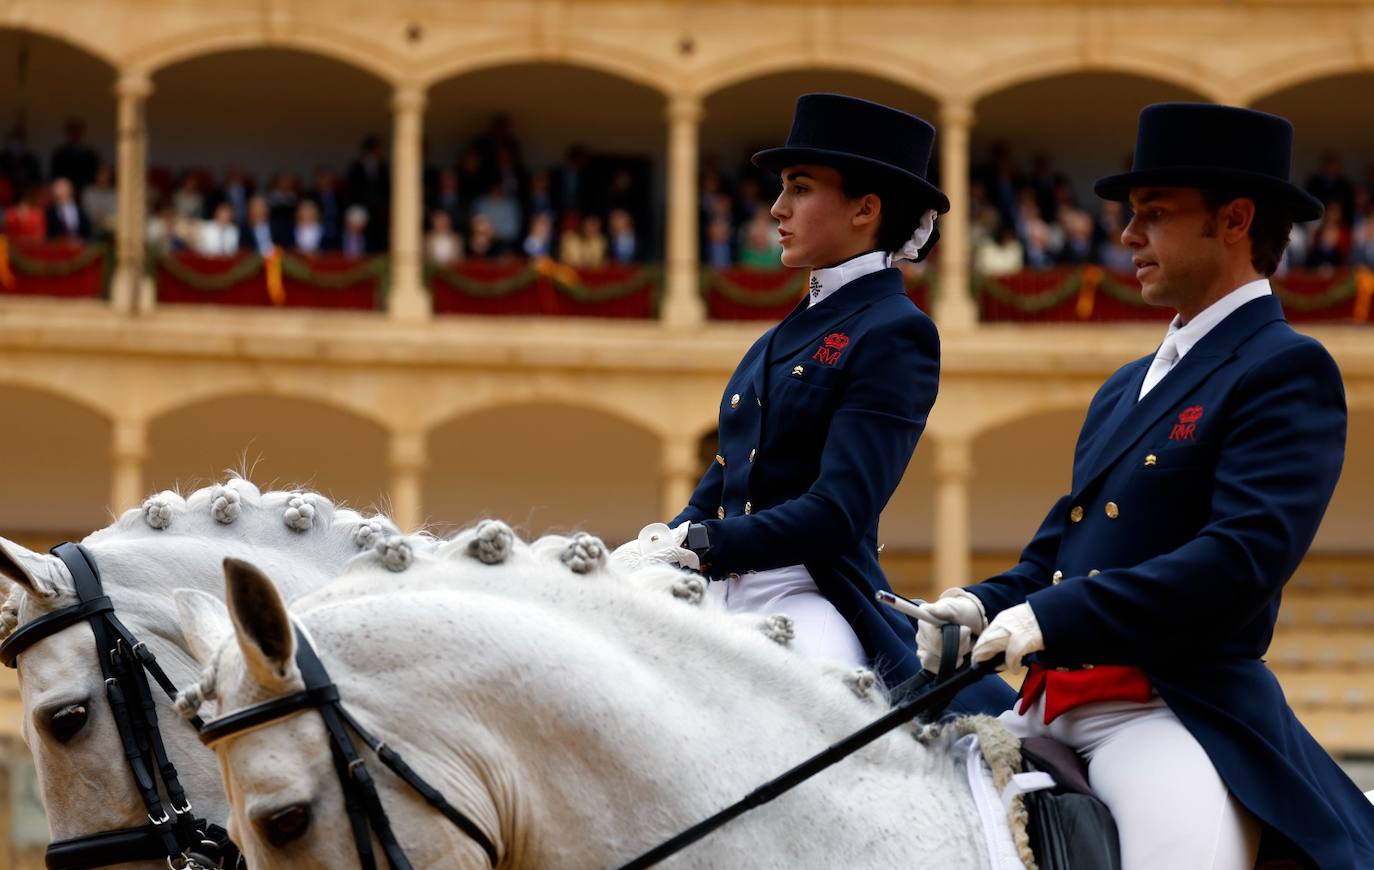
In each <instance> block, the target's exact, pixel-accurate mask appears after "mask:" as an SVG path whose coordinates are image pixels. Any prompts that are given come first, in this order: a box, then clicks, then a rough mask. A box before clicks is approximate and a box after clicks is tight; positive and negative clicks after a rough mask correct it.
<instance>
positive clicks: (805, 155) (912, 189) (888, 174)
mask: <svg viewBox="0 0 1374 870" xmlns="http://www.w3.org/2000/svg"><path fill="white" fill-rule="evenodd" d="M750 162H752V163H753V164H754V165H755V166H757V167H758V168H760V169H766V170H768V171H769V172H772V173H774V174H776V175H781V174H782V171H783V170H784V169H786V168H787V167H789V166H801V165H803V164H807V163H812V164H819V165H821V166H833V167H834V168H836V169H839V170H841V171H843V170H844V169H845V167H858V168H860V169H864V170H868V171H870V172H876V173H877V174H879V175H881V176H882V177H883V178H884V179H885V180H888V181H890V182H891V183H892V184H893V186H894V187H896V188H897V190H898V191H899V192H902V193H909V194H911V195H913V196H916V197H918V198H919V199H920V200H921V201H923V202H926V203H928V204H929V205H930V207H931V208H933V209H935V211H936V213H938V214H944V213H945V212H947V211H949V197H947V196H945V195H944V193H943V192H941V190H940V189H939V188H938V187H936V186H935V185H933V184H931V183H930V182H929V181H926V180H925V179H924V178H922V177H921V176H919V175H916V174H915V173H913V172H908V171H906V170H905V169H902V168H900V167H897V166H893V165H892V164H891V163H884V162H883V161H881V160H873V159H871V158H868V157H860V156H859V155H856V154H850V153H849V152H847V151H832V150H829V149H826V148H768V149H765V150H763V151H760V152H758V153H757V154H755V155H754V156H753V157H751V158H750Z"/></svg>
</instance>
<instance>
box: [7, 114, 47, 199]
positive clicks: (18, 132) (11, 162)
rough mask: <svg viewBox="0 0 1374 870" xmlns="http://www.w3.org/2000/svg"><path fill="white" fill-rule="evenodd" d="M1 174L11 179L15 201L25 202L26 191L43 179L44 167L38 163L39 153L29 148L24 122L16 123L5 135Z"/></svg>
mask: <svg viewBox="0 0 1374 870" xmlns="http://www.w3.org/2000/svg"><path fill="white" fill-rule="evenodd" d="M0 175H4V176H5V177H6V178H8V179H9V181H10V188H11V190H12V191H13V195H14V197H15V202H23V199H24V193H25V192H26V191H28V190H29V188H30V187H32V186H33V185H36V184H38V183H40V182H41V181H42V180H43V169H42V167H40V166H39V165H38V155H36V154H34V153H33V151H31V150H30V149H29V140H28V133H27V131H26V130H25V129H24V125H23V124H15V125H14V126H13V127H11V128H10V131H9V133H7V134H6V135H5V143H4V145H3V146H2V147H0Z"/></svg>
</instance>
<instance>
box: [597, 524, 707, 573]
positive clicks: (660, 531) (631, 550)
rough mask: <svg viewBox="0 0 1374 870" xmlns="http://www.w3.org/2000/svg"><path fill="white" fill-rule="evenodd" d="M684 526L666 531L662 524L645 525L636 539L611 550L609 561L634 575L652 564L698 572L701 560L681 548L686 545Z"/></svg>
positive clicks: (665, 526)
mask: <svg viewBox="0 0 1374 870" xmlns="http://www.w3.org/2000/svg"><path fill="white" fill-rule="evenodd" d="M687 525H688V524H687V523H681V524H679V525H678V526H677V528H673V529H670V528H668V526H667V525H665V524H664V523H649V525H647V526H645V527H644V528H642V529H640V530H639V537H638V538H636V539H635V540H633V541H628V542H626V543H624V544H622V545H621V546H619V547H617V548H616V549H615V552H614V553H612V554H611V561H612V562H614V563H615V564H617V565H620V566H621V567H623V568H624V569H625V570H627V571H635V570H637V569H639V568H641V567H643V566H644V565H647V564H650V563H652V562H662V563H663V564H666V565H680V566H682V567H683V568H690V569H691V570H693V571H697V570H700V568H701V559H700V558H698V557H697V554H696V553H693V552H692V551H691V550H688V549H687V548H686V547H683V546H682V545H683V544H684V543H685V542H686V541H687Z"/></svg>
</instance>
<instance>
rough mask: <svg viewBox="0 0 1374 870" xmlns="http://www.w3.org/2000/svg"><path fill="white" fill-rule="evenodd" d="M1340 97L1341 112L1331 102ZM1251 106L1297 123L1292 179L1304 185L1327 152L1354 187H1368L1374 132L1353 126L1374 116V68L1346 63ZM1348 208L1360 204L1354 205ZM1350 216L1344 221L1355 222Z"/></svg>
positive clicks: (1275, 90) (1268, 93)
mask: <svg viewBox="0 0 1374 870" xmlns="http://www.w3.org/2000/svg"><path fill="white" fill-rule="evenodd" d="M1332 94H1339V95H1340V100H1339V110H1336V109H1335V106H1336V105H1337V104H1336V103H1333V102H1332V101H1331V100H1330V96H1331V95H1332ZM1250 106H1251V107H1253V108H1255V109H1259V110H1261V111H1265V112H1272V113H1274V114H1277V115H1282V116H1283V117H1285V118H1288V119H1289V120H1290V121H1292V122H1293V127H1294V135H1293V174H1292V178H1293V181H1294V182H1296V183H1297V184H1300V185H1301V184H1305V183H1306V182H1307V179H1308V176H1309V175H1310V174H1311V173H1313V172H1315V171H1316V170H1317V169H1318V167H1319V164H1320V163H1321V162H1322V156H1323V154H1325V153H1326V152H1328V151H1329V152H1332V153H1334V154H1336V155H1337V156H1342V157H1344V158H1346V164H1345V174H1346V175H1347V176H1348V177H1349V179H1350V180H1351V181H1352V182H1354V186H1355V187H1356V188H1358V187H1361V186H1363V185H1364V182H1365V181H1366V180H1367V179H1366V173H1367V171H1368V170H1369V164H1374V132H1371V131H1370V129H1369V125H1368V124H1352V123H1350V119H1351V118H1365V117H1369V115H1370V113H1371V112H1374V64H1363V65H1357V64H1350V63H1347V64H1344V65H1343V66H1340V67H1336V68H1332V69H1330V70H1329V71H1328V72H1326V73H1325V74H1318V75H1312V76H1307V77H1304V78H1302V79H1300V80H1295V81H1290V83H1289V84H1287V85H1286V86H1283V87H1278V88H1273V89H1270V90H1268V91H1266V92H1264V95H1263V96H1260V97H1257V98H1255V99H1253V100H1252V101H1251V102H1250ZM1344 205H1345V206H1346V207H1354V206H1356V205H1358V204H1357V203H1355V202H1353V201H1347V202H1346V203H1344ZM1351 217H1352V216H1351V215H1349V214H1347V215H1346V220H1347V221H1349V220H1350V219H1351Z"/></svg>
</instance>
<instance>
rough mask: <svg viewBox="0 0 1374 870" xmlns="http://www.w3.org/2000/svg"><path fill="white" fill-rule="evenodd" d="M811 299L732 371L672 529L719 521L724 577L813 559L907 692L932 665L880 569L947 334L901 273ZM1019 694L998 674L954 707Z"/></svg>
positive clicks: (718, 555) (717, 567)
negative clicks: (706, 449)
mask: <svg viewBox="0 0 1374 870" xmlns="http://www.w3.org/2000/svg"><path fill="white" fill-rule="evenodd" d="M807 303H808V300H807V299H803V300H802V301H801V302H800V303H799V304H798V305H797V307H796V308H795V309H793V311H792V313H791V314H789V315H788V316H787V317H786V318H785V319H784V320H783V321H782V322H781V323H780V324H778V325H777V326H775V327H773V328H772V329H770V330H769V331H768V332H766V333H764V334H763V336H762V337H761V338H759V339H758V341H756V342H754V345H753V347H751V348H750V349H749V351H748V352H747V353H745V355H744V359H742V360H741V361H740V363H739V366H738V367H737V368H736V369H735V373H734V374H733V375H732V376H731V377H730V381H729V383H728V384H727V385H726V387H725V392H724V394H723V397H722V400H721V405H720V427H719V432H720V454H719V455H718V456H717V458H716V461H715V462H713V463H712V464H711V467H710V468H709V469H707V471H706V474H705V476H704V477H702V479H701V483H700V484H699V485H698V486H697V488H696V491H695V492H694V493H693V494H692V498H691V500H690V502H689V504H688V505H687V507H686V508H685V509H684V510H683V511H682V513H680V514H678V516H677V517H676V518H674V519H673V520H672V522H671V523H670V524H669V525H672V526H676V525H677V524H679V523H684V522H697V523H703V524H704V525H705V526H706V529H707V533H708V535H709V536H710V541H711V552H710V556H709V562H710V571H711V573H712V575H713V576H722V575H726V574H731V573H740V574H742V573H744V572H746V571H763V570H767V569H770V568H782V567H785V566H788V565H797V564H802V565H805V566H806V569H807V570H808V571H809V572H810V573H811V576H812V578H814V579H815V581H816V586H817V588H818V589H819V590H820V592H821V594H822V595H824V596H825V597H826V598H827V599H828V600H829V601H830V603H831V604H833V605H834V606H835V608H836V609H837V610H838V611H839V612H840V614H841V615H843V616H844V618H845V619H846V620H847V621H848V622H849V624H850V626H852V627H853V629H854V633H855V634H856V635H857V636H858V638H859V642H860V643H862V644H863V647H864V650H865V651H866V652H867V653H868V655H869V658H870V659H871V661H872V664H873V667H874V669H875V670H876V671H877V672H878V674H879V676H880V677H881V678H882V679H883V681H884V682H885V683H886V684H887V685H889V686H895V685H896V684H898V683H900V682H904V681H905V680H907V679H909V678H911V677H914V676H916V675H917V674H918V673H920V670H921V664H920V661H919V659H917V657H916V640H915V628H914V626H913V625H912V622H911V620H910V619H908V618H907V617H906V616H903V615H901V614H899V613H896V612H895V611H892V610H890V609H888V608H886V607H883V606H882V605H879V604H878V603H877V602H876V601H875V600H874V598H873V594H874V592H876V591H877V590H879V589H890V588H891V587H889V586H888V583H887V579H886V578H885V577H884V576H883V572H882V569H881V568H879V567H878V517H879V514H881V513H882V510H883V507H884V506H885V505H886V504H887V501H888V499H889V498H891V496H892V493H893V490H895V489H896V488H897V484H898V483H899V482H900V481H901V479H902V474H903V473H904V472H905V471H906V467H907V463H908V462H909V461H910V460H911V454H912V452H913V451H914V450H915V449H916V442H917V440H918V439H919V438H920V437H921V432H922V430H924V428H925V424H926V417H927V415H928V414H929V413H930V408H931V406H932V405H933V404H934V403H935V393H936V389H937V387H938V385H939V378H940V339H939V335H938V334H937V333H936V330H935V324H934V323H932V322H931V320H930V318H929V317H927V316H926V315H925V314H924V313H922V312H921V310H920V309H919V308H917V307H916V306H915V305H914V304H912V302H911V300H910V299H908V298H907V296H906V293H905V288H904V287H903V284H902V275H901V272H899V271H898V270H896V269H883V270H880V271H878V272H872V273H870V274H868V275H864V276H862V277H860V278H857V279H855V280H853V281H851V282H850V283H848V284H846V285H845V286H843V287H841V288H840V289H838V290H837V291H835V292H834V293H833V294H831V295H830V296H828V297H826V298H825V299H823V300H822V301H820V302H819V303H817V304H816V305H814V306H811V307H809V308H808V307H807ZM1012 697H1013V694H1012V692H1011V689H1010V688H1008V687H1007V686H1006V685H1005V684H1004V683H1003V682H1002V681H1001V680H1000V679H999V678H996V677H993V678H989V679H985V680H982V681H980V682H979V684H977V685H975V686H973V687H971V688H970V689H967V690H965V691H964V692H963V693H961V694H960V695H959V696H958V697H957V698H956V699H955V702H954V703H953V704H951V705H950V710H951V711H954V712H1000V711H1001V710H1004V709H1006V708H1007V706H1009V705H1010V703H1011V700H1012Z"/></svg>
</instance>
